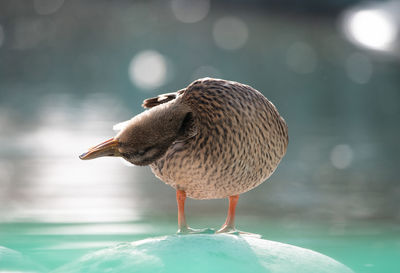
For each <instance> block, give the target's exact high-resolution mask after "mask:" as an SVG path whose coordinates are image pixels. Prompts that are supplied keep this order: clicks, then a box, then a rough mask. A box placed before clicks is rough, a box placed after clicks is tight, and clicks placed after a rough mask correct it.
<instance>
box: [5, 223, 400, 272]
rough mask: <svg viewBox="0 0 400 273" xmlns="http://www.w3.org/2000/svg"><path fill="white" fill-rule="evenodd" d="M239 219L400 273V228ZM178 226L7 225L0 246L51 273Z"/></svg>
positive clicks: (362, 264) (271, 236) (267, 233)
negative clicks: (101, 251)
mask: <svg viewBox="0 0 400 273" xmlns="http://www.w3.org/2000/svg"><path fill="white" fill-rule="evenodd" d="M190 218H194V217H193V216H192V217H190ZM214 218H215V217H211V218H210V217H208V218H205V217H204V218H200V219H199V218H198V219H192V220H193V223H192V225H193V226H194V227H205V226H210V227H217V226H218V223H219V220H221V219H217V218H215V219H214ZM238 218H239V219H238V221H239V228H240V229H242V230H246V231H251V232H255V233H259V234H261V235H262V236H263V238H266V239H268V240H274V241H279V242H283V243H288V244H292V245H296V246H300V247H304V248H308V249H311V250H314V251H317V252H320V253H322V254H325V255H327V256H330V257H332V258H334V259H335V260H337V261H339V262H341V263H343V264H345V265H347V266H348V267H350V268H351V269H352V270H354V271H355V272H359V273H363V272H364V273H370V272H371V273H372V272H374V273H385V272H386V273H398V272H399V260H400V236H399V235H400V228H399V226H397V225H390V224H388V225H385V224H383V223H377V224H371V223H357V224H345V225H341V224H336V225H325V224H323V223H322V224H319V225H317V224H312V223H310V222H298V223H287V222H286V223H285V222H284V221H280V220H279V219H270V220H269V221H267V220H261V219H257V218H255V217H246V216H243V215H238ZM174 220H175V219H173V218H170V217H166V216H159V217H157V218H152V219H143V220H141V221H130V222H114V223H90V224H72V223H68V224H63V223H58V224H54V223H53V224H50V223H47V224H46V223H2V224H0V242H1V243H0V245H2V246H5V247H8V248H10V249H13V250H16V251H19V252H21V253H22V254H24V255H25V256H26V257H29V258H30V259H31V260H33V261H35V262H37V263H38V264H40V265H42V266H43V267H45V268H46V270H49V271H50V270H53V269H56V268H57V267H59V266H62V265H64V264H66V263H68V262H71V261H73V260H75V259H77V258H79V257H80V256H82V255H84V254H86V253H89V252H92V251H95V250H98V249H102V248H105V247H109V246H113V245H116V244H118V243H121V242H131V241H136V240H139V239H144V238H149V237H155V236H161V235H167V234H173V233H174V232H175V230H176V223H175V221H174ZM204 262H205V263H207V261H204Z"/></svg>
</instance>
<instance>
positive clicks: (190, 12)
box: [171, 0, 210, 23]
mask: <svg viewBox="0 0 400 273" xmlns="http://www.w3.org/2000/svg"><path fill="white" fill-rule="evenodd" d="M171 9H172V12H173V14H174V15H175V17H176V19H178V20H179V21H181V22H183V23H196V22H199V21H201V20H203V19H204V18H205V17H206V16H207V14H208V12H209V10H210V0H172V1H171Z"/></svg>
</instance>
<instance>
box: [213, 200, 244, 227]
mask: <svg viewBox="0 0 400 273" xmlns="http://www.w3.org/2000/svg"><path fill="white" fill-rule="evenodd" d="M238 200H239V195H232V196H229V210H228V216H227V217H226V221H225V224H224V225H223V226H222V227H221V228H220V229H219V230H218V233H222V232H232V231H236V229H235V211H236V205H237V202H238Z"/></svg>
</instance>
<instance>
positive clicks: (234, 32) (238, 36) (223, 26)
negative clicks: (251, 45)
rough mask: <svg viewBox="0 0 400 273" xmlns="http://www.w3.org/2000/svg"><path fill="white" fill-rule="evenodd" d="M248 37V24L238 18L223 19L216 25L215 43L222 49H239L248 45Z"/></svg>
mask: <svg viewBox="0 0 400 273" xmlns="http://www.w3.org/2000/svg"><path fill="white" fill-rule="evenodd" d="M248 36H249V30H248V28H247V25H246V23H245V22H244V21H243V20H241V19H239V18H237V17H223V18H221V19H219V20H217V21H216V22H215V24H214V28H213V37H214V41H215V43H216V44H217V46H218V47H220V48H222V49H227V50H235V49H239V48H241V47H243V46H244V45H245V44H246V42H247V39H248Z"/></svg>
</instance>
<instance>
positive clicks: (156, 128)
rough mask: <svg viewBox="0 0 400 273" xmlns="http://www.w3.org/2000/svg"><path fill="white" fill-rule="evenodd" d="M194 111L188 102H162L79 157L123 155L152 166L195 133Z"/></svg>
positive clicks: (129, 159) (125, 157)
mask: <svg viewBox="0 0 400 273" xmlns="http://www.w3.org/2000/svg"><path fill="white" fill-rule="evenodd" d="M194 127H195V126H194V119H193V114H192V111H191V110H190V108H189V107H188V106H184V105H173V104H172V105H171V104H165V105H159V106H157V107H154V108H152V109H150V110H148V111H145V112H143V113H141V114H139V115H137V116H135V117H134V118H132V119H131V120H129V121H127V122H126V124H125V126H124V128H123V129H122V130H121V131H120V132H119V133H118V134H117V135H116V136H115V137H113V138H111V139H109V140H107V141H105V142H103V143H100V144H99V145H97V146H94V147H92V148H90V149H89V151H88V152H86V153H84V154H82V155H80V156H79V158H80V159H83V160H88V159H94V158H97V157H103V156H117V157H122V158H124V159H125V160H127V161H129V162H130V163H132V164H135V165H142V166H143V165H148V164H151V163H152V162H154V161H156V160H157V159H159V158H160V157H162V156H163V155H164V154H165V153H166V151H167V150H168V148H169V147H170V146H171V145H172V144H173V143H174V142H175V141H180V140H184V139H186V138H189V137H192V136H194V135H195V133H196V130H195V129H194Z"/></svg>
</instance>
